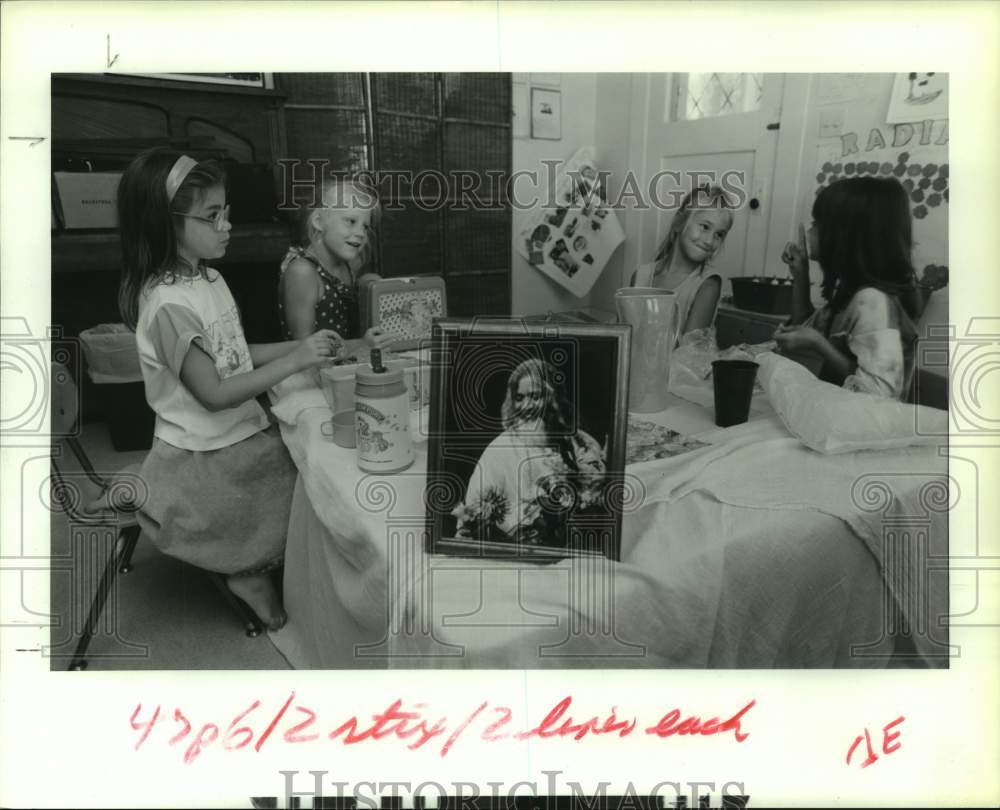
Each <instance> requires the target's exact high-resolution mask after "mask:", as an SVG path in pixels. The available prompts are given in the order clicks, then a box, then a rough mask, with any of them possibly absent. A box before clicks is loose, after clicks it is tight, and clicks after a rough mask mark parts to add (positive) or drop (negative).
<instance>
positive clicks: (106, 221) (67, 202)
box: [54, 172, 121, 229]
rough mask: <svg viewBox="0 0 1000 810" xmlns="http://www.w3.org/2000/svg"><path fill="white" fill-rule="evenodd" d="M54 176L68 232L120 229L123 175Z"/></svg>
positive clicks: (93, 173) (60, 173) (104, 173)
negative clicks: (75, 229)
mask: <svg viewBox="0 0 1000 810" xmlns="http://www.w3.org/2000/svg"><path fill="white" fill-rule="evenodd" d="M54 176H55V181H56V188H57V189H58V190H59V203H60V205H61V206H62V213H63V224H64V226H65V227H66V228H67V229H74V228H117V227H118V181H119V180H121V173H120V172H55V173H54Z"/></svg>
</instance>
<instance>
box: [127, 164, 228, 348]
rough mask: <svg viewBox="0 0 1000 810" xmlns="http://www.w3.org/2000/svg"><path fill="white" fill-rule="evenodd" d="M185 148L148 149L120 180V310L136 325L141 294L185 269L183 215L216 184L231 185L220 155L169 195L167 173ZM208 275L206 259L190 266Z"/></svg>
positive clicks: (191, 173)
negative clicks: (181, 244) (181, 249)
mask: <svg viewBox="0 0 1000 810" xmlns="http://www.w3.org/2000/svg"><path fill="white" fill-rule="evenodd" d="M179 157H181V153H180V152H174V151H172V150H169V149H162V148H156V149H150V150H148V151H146V152H143V153H142V154H141V155H139V156H138V157H137V158H136V159H135V160H133V161H132V162H131V163H130V164H129V167H128V168H127V169H126V170H125V173H124V174H123V175H122V179H121V182H120V183H119V184H118V228H119V232H120V234H121V243H122V277H121V283H120V285H119V287H118V310H119V312H120V313H121V317H122V320H123V321H124V322H125V324H126V325H127V326H128V327H129V328H130V329H135V326H136V322H137V321H138V320H139V297H140V296H141V295H142V292H143V290H144V289H146V287H147V286H148V285H150V284H151V283H155V282H157V281H170V280H171V279H172V277H173V274H174V273H175V272H176V271H177V270H179V269H181V264H182V262H183V260H182V259H181V257H180V256H178V255H177V236H178V233H179V232H180V230H181V229H182V228H183V221H184V220H183V217H181V216H179V214H186V213H187V212H189V211H190V210H191V208H192V207H193V206H194V205H195V203H197V201H198V200H199V199H200V197H201V196H202V195H203V194H204V193H205V192H206V191H207V190H208V189H210V188H213V187H215V186H218V185H225V182H226V175H225V173H224V172H223V170H222V167H221V166H220V165H219V164H218V163H217V162H215V161H214V160H204V161H202V162H200V163H198V164H197V165H196V166H194V167H193V168H192V169H191V171H189V172H188V174H187V177H185V178H184V181H183V182H182V183H181V184H180V186H179V187H178V189H177V193H176V194H175V195H174V198H173V200H170V199H168V197H167V175H169V174H170V170H171V169H172V168H173V166H174V164H175V163H176V162H177V159H178V158H179ZM190 270H191V271H192V272H198V273H200V274H201V275H202V276H203V277H206V278H207V275H206V270H207V268H206V267H205V266H204V264H199V266H198V267H192V268H190Z"/></svg>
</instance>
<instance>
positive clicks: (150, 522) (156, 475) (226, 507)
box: [137, 425, 297, 575]
mask: <svg viewBox="0 0 1000 810" xmlns="http://www.w3.org/2000/svg"><path fill="white" fill-rule="evenodd" d="M141 475H142V477H143V480H144V481H145V482H146V485H147V486H148V487H149V497H148V500H147V501H146V503H145V505H144V506H143V507H142V508H141V509H140V510H139V512H138V514H137V517H138V519H139V525H140V526H141V527H142V531H143V533H144V534H145V535H146V536H147V537H149V538H150V539H151V540H152V542H153V544H154V545H155V546H156V547H157V548H158V549H159V550H160V551H162V552H163V553H164V554H168V555H170V556H171V557H177V558H178V559H181V560H184V561H185V562H188V563H191V564H192V565H196V566H198V567H199V568H204V569H206V570H209V571H216V572H218V573H220V574H229V575H233V574H252V573H258V572H262V571H266V570H268V569H270V568H275V567H277V566H279V565H280V564H281V562H282V560H283V559H284V553H285V535H286V533H287V531H288V517H289V513H290V511H291V504H292V492H293V491H294V489H295V478H296V475H297V471H296V469H295V464H294V463H293V462H292V459H291V457H290V456H289V455H288V450H287V449H286V448H285V445H284V442H282V441H281V434H280V433H279V432H278V428H277V426H275V425H271V427H269V428H268V429H267V430H264V431H261V432H260V433H255V434H254V435H253V436H251V437H250V438H248V439H244V440H243V441H241V442H237V443H236V444H234V445H230V446H229V447H223V448H221V449H219V450H208V451H193V450H182V449H180V448H177V447H173V446H172V445H169V444H167V443H165V442H162V441H160V440H159V439H154V440H153V447H152V449H151V450H150V451H149V455H147V456H146V460H145V462H143V465H142V473H141Z"/></svg>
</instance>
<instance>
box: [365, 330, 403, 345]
mask: <svg viewBox="0 0 1000 810" xmlns="http://www.w3.org/2000/svg"><path fill="white" fill-rule="evenodd" d="M399 337H400V336H399V335H398V334H397V333H396V332H386V331H385V330H383V329H379V328H378V327H377V326H373V327H372V328H371V329H369V330H368V331H367V332H365V334H364V337H362V338H361V340H362V341H363V343H364V345H365V346H367V347H368V348H369V349H381V348H383V347H385V346H388V345H389V344H390V343H393V342H395V341H397V340H399Z"/></svg>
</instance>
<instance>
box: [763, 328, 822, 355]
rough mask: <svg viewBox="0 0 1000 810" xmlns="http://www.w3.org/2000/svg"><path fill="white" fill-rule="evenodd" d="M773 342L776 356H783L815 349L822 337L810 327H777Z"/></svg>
mask: <svg viewBox="0 0 1000 810" xmlns="http://www.w3.org/2000/svg"><path fill="white" fill-rule="evenodd" d="M774 340H775V342H776V343H777V344H778V347H777V352H778V354H783V353H784V352H801V351H809V350H811V349H815V348H816V347H817V346H818V345H819V343H820V341H822V340H823V335H821V334H820V333H819V332H818V331H817V330H815V329H813V328H812V327H811V326H779V327H778V331H776V332H775V333H774Z"/></svg>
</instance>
